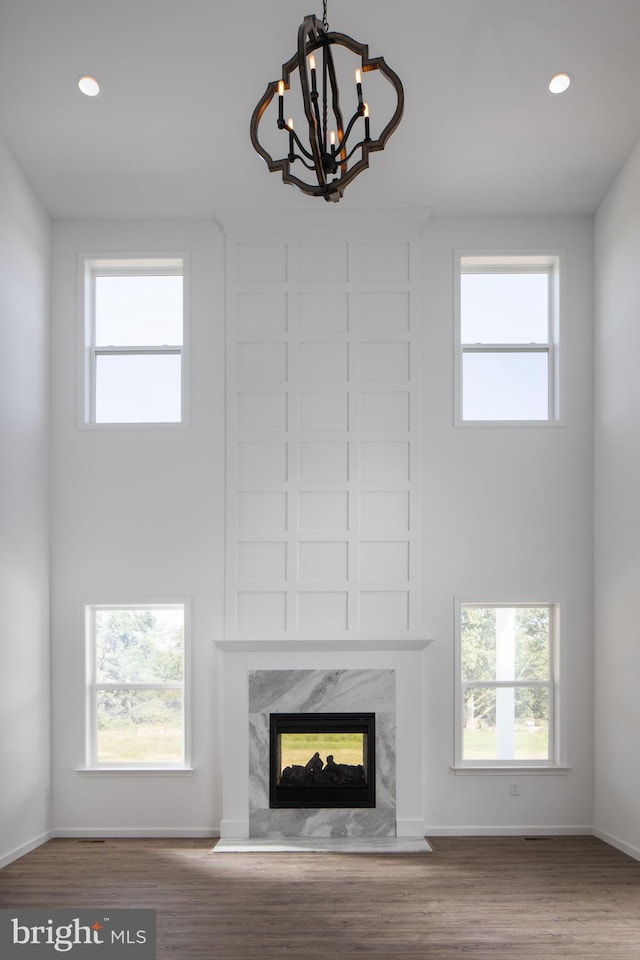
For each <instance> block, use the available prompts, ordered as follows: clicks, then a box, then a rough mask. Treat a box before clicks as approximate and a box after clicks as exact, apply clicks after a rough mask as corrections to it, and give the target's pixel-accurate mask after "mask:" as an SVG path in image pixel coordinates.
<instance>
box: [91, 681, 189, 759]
mask: <svg viewBox="0 0 640 960" xmlns="http://www.w3.org/2000/svg"><path fill="white" fill-rule="evenodd" d="M97 728H98V730H97V758H96V759H97V760H98V762H99V763H133V762H136V761H137V762H140V763H145V762H146V763H151V762H157V761H165V762H172V763H177V762H180V761H181V760H182V759H183V755H184V750H183V728H184V723H183V698H182V691H181V690H99V691H98V696H97Z"/></svg>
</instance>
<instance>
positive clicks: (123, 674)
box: [86, 604, 187, 767]
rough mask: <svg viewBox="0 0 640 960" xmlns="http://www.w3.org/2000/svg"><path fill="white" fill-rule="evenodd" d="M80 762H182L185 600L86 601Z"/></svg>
mask: <svg viewBox="0 0 640 960" xmlns="http://www.w3.org/2000/svg"><path fill="white" fill-rule="evenodd" d="M86 621H87V637H88V640H87V646H88V656H87V714H88V722H87V734H88V736H87V742H88V749H87V765H88V766H89V767H109V766H111V767H114V766H115V767H184V766H186V765H187V745H186V723H185V708H186V703H185V700H186V684H185V676H186V669H185V646H186V645H185V606H184V604H158V605H154V606H143V605H139V606H138V605H135V606H133V605H132V606H128V605H127V606H121V605H115V606H114V605H108V606H89V607H87V609H86Z"/></svg>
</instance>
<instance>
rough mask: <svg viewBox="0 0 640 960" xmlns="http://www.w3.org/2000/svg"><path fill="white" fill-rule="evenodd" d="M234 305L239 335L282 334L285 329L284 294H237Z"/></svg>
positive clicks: (285, 300) (285, 301)
mask: <svg viewBox="0 0 640 960" xmlns="http://www.w3.org/2000/svg"><path fill="white" fill-rule="evenodd" d="M236 305H237V321H236V322H237V329H238V331H239V332H240V333H284V332H285V331H286V329H287V297H286V295H285V294H284V293H239V294H238V297H237V300H236Z"/></svg>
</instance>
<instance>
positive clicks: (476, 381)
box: [456, 256, 559, 423]
mask: <svg viewBox="0 0 640 960" xmlns="http://www.w3.org/2000/svg"><path fill="white" fill-rule="evenodd" d="M459 267H460V278H459V279H460V283H459V305H458V307H459V309H458V311H457V312H458V328H459V336H458V362H457V390H456V396H457V410H456V421H457V422H458V423H460V422H462V423H467V422H484V423H486V422H492V423H496V422H498V423H500V422H510V423H513V422H519V423H543V422H549V421H553V420H557V419H558V414H559V390H558V353H559V350H558V347H559V335H558V322H559V316H558V314H559V311H558V271H559V258H558V257H557V256H552V257H550V256H508V257H496V256H461V257H460V261H459Z"/></svg>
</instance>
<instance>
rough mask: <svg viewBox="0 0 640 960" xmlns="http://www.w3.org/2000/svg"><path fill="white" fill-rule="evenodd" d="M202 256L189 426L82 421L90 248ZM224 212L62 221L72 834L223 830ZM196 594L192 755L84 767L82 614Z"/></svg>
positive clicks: (60, 398) (58, 420)
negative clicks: (105, 768)
mask: <svg viewBox="0 0 640 960" xmlns="http://www.w3.org/2000/svg"><path fill="white" fill-rule="evenodd" d="M167 251H170V252H171V253H173V254H175V253H178V252H183V253H185V254H186V255H187V257H188V259H189V271H190V291H189V298H190V304H191V311H190V317H189V318H188V321H187V322H188V323H189V326H190V334H191V336H190V355H191V362H190V366H191V377H190V387H191V389H190V409H191V415H190V423H189V424H188V425H187V426H185V427H184V428H178V429H175V428H168V429H167V428H165V429H163V428H150V429H145V428H136V429H118V428H114V429H106V430H88V429H79V428H78V424H77V416H76V411H77V390H78V378H77V370H76V361H77V356H78V354H77V345H78V336H79V321H80V317H79V310H78V272H77V271H78V266H77V264H78V254H79V253H85V254H86V253H91V254H100V253H103V254H107V253H111V254H112V253H118V252H122V253H132V254H136V253H144V254H147V255H148V254H150V253H154V252H158V253H159V254H162V253H166V252H167ZM223 260H224V257H223V246H222V238H221V235H220V233H219V231H218V229H217V227H216V226H215V225H214V224H213V223H212V222H196V223H191V224H181V223H170V224H163V223H153V224H148V223H147V224H144V223H140V224H138V223H116V222H114V223H100V224H96V223H56V224H55V225H54V231H53V256H52V276H53V286H52V329H53V346H52V363H53V368H52V370H53V402H52V416H53V458H52V514H53V523H52V538H53V553H52V617H53V621H52V644H53V776H54V808H53V820H54V824H55V827H56V830H57V831H58V832H59V833H60V832H61V833H63V834H64V833H65V832H66V833H71V834H73V833H82V832H83V831H86V832H89V833H95V832H98V833H109V832H116V833H118V832H123V831H124V832H126V831H127V830H131V831H133V832H136V833H144V832H145V831H146V832H151V833H156V834H162V833H163V832H166V833H169V834H171V833H176V832H179V831H191V832H194V833H199V832H200V833H202V832H204V833H206V832H211V830H212V829H213V827H214V826H217V824H218V821H219V818H220V805H219V784H218V781H217V779H216V770H217V767H218V763H217V752H216V749H217V745H216V740H215V737H216V729H217V725H216V698H215V683H216V678H215V674H214V670H213V644H212V641H213V640H214V639H216V638H219V637H220V636H221V624H222V599H223V593H222V579H223V578H222V564H223V501H224V456H223V450H224V315H223V308H224V292H223V291H224V273H223ZM182 598H185V599H189V600H190V602H191V614H192V656H191V665H192V678H191V680H192V708H193V714H192V716H193V744H192V747H193V751H192V752H193V766H194V772H193V773H192V774H191V775H190V776H184V775H179V776H175V775H174V776H171V777H165V778H162V779H158V778H157V777H156V776H153V775H150V774H148V773H147V774H142V775H138V776H137V777H136V776H133V777H130V776H121V775H109V774H100V775H99V776H88V775H83V774H80V773H78V772H76V771H77V768H78V767H81V766H82V764H83V761H84V743H83V664H84V635H83V620H82V609H83V604H84V603H87V602H108V601H124V602H126V601H129V602H158V601H161V600H164V599H167V600H180V599H182Z"/></svg>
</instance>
